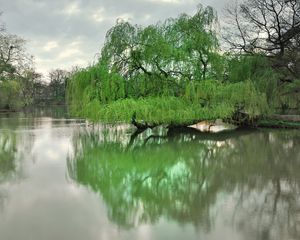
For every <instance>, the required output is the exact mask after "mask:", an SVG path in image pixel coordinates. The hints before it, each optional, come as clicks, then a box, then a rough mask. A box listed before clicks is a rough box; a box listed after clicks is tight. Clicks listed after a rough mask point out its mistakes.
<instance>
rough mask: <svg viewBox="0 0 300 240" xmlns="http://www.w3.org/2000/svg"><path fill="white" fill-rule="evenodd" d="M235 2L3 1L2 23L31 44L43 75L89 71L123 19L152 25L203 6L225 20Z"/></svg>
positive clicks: (189, 12)
mask: <svg viewBox="0 0 300 240" xmlns="http://www.w3.org/2000/svg"><path fill="white" fill-rule="evenodd" d="M228 1H230V0H0V11H2V12H3V15H2V16H1V18H2V21H4V22H5V23H6V27H7V30H8V31H9V32H10V33H14V34H17V35H19V36H21V37H23V38H24V39H26V40H27V41H28V42H27V49H28V51H29V52H30V54H32V55H34V57H35V62H36V69H37V71H39V72H41V73H43V74H44V75H47V72H48V71H49V70H51V69H55V68H66V69H68V68H70V67H71V66H74V65H80V66H86V65H87V64H89V63H91V62H93V60H94V59H95V54H96V53H97V52H99V51H100V49H101V47H102V45H103V41H104V37H105V34H106V32H107V30H108V29H109V28H111V27H112V26H113V25H114V24H115V22H116V19H118V18H123V19H126V20H129V21H130V22H131V23H137V24H141V25H147V24H152V23H155V22H157V21H159V20H164V19H166V18H168V17H175V16H177V15H179V14H180V13H183V12H185V13H188V14H193V13H194V12H195V10H196V7H197V5H198V4H199V3H202V4H204V5H210V6H213V7H214V8H215V9H217V11H218V13H219V15H221V13H222V9H223V8H224V6H225V4H226V3H227V2H228Z"/></svg>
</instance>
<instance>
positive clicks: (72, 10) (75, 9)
mask: <svg viewBox="0 0 300 240" xmlns="http://www.w3.org/2000/svg"><path fill="white" fill-rule="evenodd" d="M80 11H81V10H80V7H79V4H78V2H73V3H71V4H68V5H67V6H66V7H65V8H64V9H63V10H62V11H61V13H62V14H66V15H74V14H78V13H80Z"/></svg>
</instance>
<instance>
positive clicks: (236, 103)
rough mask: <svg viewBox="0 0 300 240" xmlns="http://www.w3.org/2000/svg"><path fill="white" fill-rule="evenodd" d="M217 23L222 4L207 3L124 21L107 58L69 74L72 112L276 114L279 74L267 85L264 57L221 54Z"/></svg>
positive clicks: (161, 120)
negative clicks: (153, 19) (143, 20)
mask: <svg viewBox="0 0 300 240" xmlns="http://www.w3.org/2000/svg"><path fill="white" fill-rule="evenodd" d="M217 28H218V24H217V16H216V13H215V11H214V10H213V9H212V8H210V7H207V8H203V7H201V6H200V7H199V8H198V11H197V13H196V14H195V15H193V16H188V15H186V14H183V15H180V16H179V17H178V18H172V19H167V20H166V21H165V22H161V23H158V24H156V25H151V26H148V27H145V28H143V27H141V26H137V25H132V24H130V23H128V22H124V21H118V22H117V24H116V25H115V26H114V27H113V28H112V29H111V30H109V32H108V33H107V36H106V41H105V44H104V47H103V49H102V51H101V57H100V59H99V62H98V63H97V64H95V65H94V66H90V67H88V68H86V69H82V70H80V71H78V72H77V73H75V74H74V75H73V77H72V79H71V80H70V81H69V84H68V93H67V94H68V95H67V99H68V102H69V105H70V110H71V112H72V113H73V114H75V115H78V116H81V117H86V118H89V119H92V120H94V121H105V122H117V121H121V122H130V121H131V120H132V117H133V116H135V117H136V120H138V121H140V122H146V123H149V124H155V125H156V124H157V125H158V124H171V125H188V124H191V123H195V122H197V121H200V120H212V119H217V118H222V119H233V118H234V117H235V116H236V115H237V113H239V112H243V113H244V114H246V115H247V119H248V120H249V119H252V118H255V117H257V116H259V115H262V114H266V113H268V111H269V104H268V100H269V99H272V96H273V88H272V84H271V82H272V79H271V80H270V83H269V82H267V83H266V84H265V85H263V86H262V85H261V83H260V81H257V79H259V77H260V78H263V77H264V76H266V75H264V74H262V73H261V72H260V71H259V69H266V67H267V66H265V65H264V63H263V61H260V60H259V57H245V58H240V57H235V56H225V55H223V54H220V48H219V44H218V41H217V33H216V30H217ZM258 65H259V66H260V67H258ZM267 69H268V68H267ZM270 71H271V70H270ZM264 73H265V72H264ZM271 75H272V74H269V76H271ZM272 76H273V75H272ZM270 86H271V87H270ZM268 88H271V90H269V92H267V91H266V89H268Z"/></svg>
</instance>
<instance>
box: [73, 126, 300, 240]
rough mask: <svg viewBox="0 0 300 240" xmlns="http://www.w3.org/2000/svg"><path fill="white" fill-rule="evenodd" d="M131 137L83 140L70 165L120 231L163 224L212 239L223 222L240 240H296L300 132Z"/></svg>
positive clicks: (123, 132)
mask: <svg viewBox="0 0 300 240" xmlns="http://www.w3.org/2000/svg"><path fill="white" fill-rule="evenodd" d="M119 128H120V127H119ZM110 129H111V128H110ZM129 132H130V131H129V130H128V129H127V128H124V129H118V130H107V129H103V127H101V129H100V130H99V131H95V130H92V131H83V132H80V133H79V134H77V135H76V136H74V137H73V145H74V149H75V154H74V156H70V157H69V159H68V172H69V175H70V177H71V178H72V179H74V180H75V181H76V182H78V183H79V184H82V185H84V186H87V187H89V188H91V189H92V190H93V191H94V192H97V193H99V194H100V196H101V198H102V199H103V200H104V202H105V203H106V205H107V211H108V213H107V214H108V216H109V219H110V220H111V221H112V222H114V223H116V224H118V225H119V226H120V227H122V228H125V229H131V228H133V227H137V226H140V225H142V224H155V223H159V222H160V221H161V219H164V220H165V221H176V222H177V223H179V224H182V225H187V224H192V225H193V226H194V227H195V228H196V229H198V230H197V231H204V232H207V233H209V232H212V231H213V230H214V227H215V225H217V224H220V222H221V225H229V226H230V228H231V229H235V231H237V232H239V234H241V235H242V236H243V239H264V240H267V239H299V238H300V175H299V171H300V148H299V146H300V145H299V143H300V133H299V132H297V131H254V132H253V131H238V132H231V133H221V134H215V135H211V134H210V135H207V134H200V133H198V132H195V131H193V130H188V131H186V132H181V133H178V132H174V131H173V130H169V131H168V132H167V133H164V131H163V130H161V129H160V130H157V131H156V132H154V133H152V132H147V133H145V134H142V135H141V136H134V137H132V136H131V135H130V134H129Z"/></svg>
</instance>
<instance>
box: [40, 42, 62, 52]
mask: <svg viewBox="0 0 300 240" xmlns="http://www.w3.org/2000/svg"><path fill="white" fill-rule="evenodd" d="M57 47H58V43H57V41H49V42H47V43H46V45H45V46H44V47H43V49H44V51H46V52H50V51H51V50H53V49H55V48H57Z"/></svg>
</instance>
